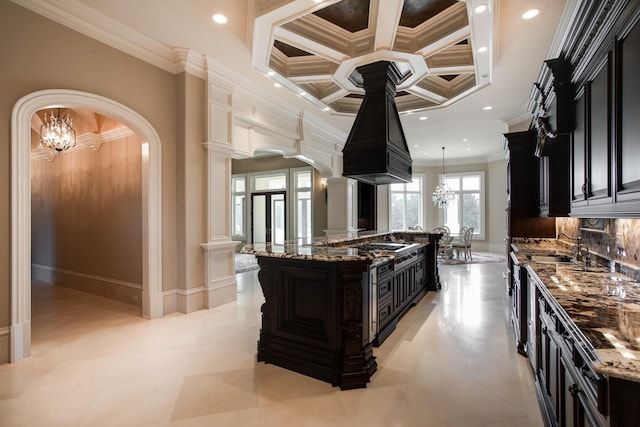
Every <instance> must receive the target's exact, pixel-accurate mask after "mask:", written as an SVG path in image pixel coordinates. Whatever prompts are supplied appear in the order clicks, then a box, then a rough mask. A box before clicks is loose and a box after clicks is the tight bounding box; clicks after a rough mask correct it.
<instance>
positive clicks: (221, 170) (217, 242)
mask: <svg viewBox="0 0 640 427" xmlns="http://www.w3.org/2000/svg"><path fill="white" fill-rule="evenodd" d="M205 147H206V149H207V239H208V240H207V242H206V243H203V244H202V245H201V246H202V248H203V249H204V252H205V254H204V255H205V259H204V270H205V274H204V278H205V284H204V286H205V295H204V307H205V308H211V307H215V306H217V305H221V304H225V303H227V302H231V301H235V300H236V298H237V296H236V292H237V287H238V286H237V282H236V278H235V267H234V257H235V247H236V246H237V245H238V244H239V243H240V242H234V241H232V240H231V220H230V214H231V153H232V150H231V148H230V147H225V146H224V145H222V144H219V143H215V142H207V143H205Z"/></svg>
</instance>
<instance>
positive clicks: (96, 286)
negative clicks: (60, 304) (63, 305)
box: [31, 264, 142, 306]
mask: <svg viewBox="0 0 640 427" xmlns="http://www.w3.org/2000/svg"><path fill="white" fill-rule="evenodd" d="M31 278H32V279H33V280H39V281H42V282H45V283H54V284H56V285H57V286H64V287H66V288H71V289H76V290H79V291H82V292H88V293H90V294H93V295H98V296H101V297H105V298H110V299H114V300H117V301H122V302H125V303H127V304H132V305H136V306H142V285H141V284H138V283H133V282H127V281H124V280H119V279H113V278H110V277H104V276H98V275H95V274H87V273H81V272H78V271H72V270H65V269H61V268H54V267H49V266H46V265H40V264H31Z"/></svg>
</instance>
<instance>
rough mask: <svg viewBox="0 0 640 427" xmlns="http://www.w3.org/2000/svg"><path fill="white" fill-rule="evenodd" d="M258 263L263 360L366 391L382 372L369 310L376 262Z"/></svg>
mask: <svg viewBox="0 0 640 427" xmlns="http://www.w3.org/2000/svg"><path fill="white" fill-rule="evenodd" d="M258 264H259V265H260V271H259V273H258V279H259V281H260V286H261V287H262V292H263V294H264V299H265V303H264V304H263V305H262V307H261V311H262V328H261V329H260V339H259V341H258V361H261V362H266V363H272V364H274V365H278V366H281V367H283V368H285V369H290V370H292V371H295V372H299V373H301V374H304V375H308V376H311V377H314V378H317V379H319V380H322V381H326V382H329V383H330V384H332V385H333V386H340V388H341V389H343V390H345V389H353V388H362V387H365V386H366V384H367V383H368V382H369V380H370V378H371V375H373V373H374V372H375V371H376V368H377V364H376V361H375V357H374V356H373V348H372V344H371V339H372V338H373V337H371V336H370V334H369V331H370V328H369V315H370V313H369V312H368V310H367V309H366V308H367V307H369V301H370V299H369V298H370V296H371V295H370V288H369V286H368V284H367V283H368V281H367V280H366V278H367V276H368V274H369V273H368V272H369V267H370V265H371V262H370V261H369V260H361V261H360V260H358V261H344V262H326V261H316V260H306V259H295V258H278V257H268V256H258Z"/></svg>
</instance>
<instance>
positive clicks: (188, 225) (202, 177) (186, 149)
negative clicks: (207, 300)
mask: <svg viewBox="0 0 640 427" xmlns="http://www.w3.org/2000/svg"><path fill="white" fill-rule="evenodd" d="M205 93H206V90H205V83H204V81H203V80H201V79H199V78H196V77H194V76H192V75H190V74H185V73H182V74H180V75H179V76H178V103H177V109H178V111H177V127H178V132H177V140H176V168H177V177H176V178H177V185H178V188H179V189H182V188H184V189H186V191H178V196H177V200H176V202H177V203H176V210H177V223H178V227H179V229H178V233H177V245H176V251H177V253H176V260H177V262H178V263H177V268H178V281H177V287H178V288H180V289H191V288H197V287H201V286H204V255H203V250H202V247H201V246H200V245H201V244H202V243H203V242H205V241H206V240H207V238H206V232H205V227H206V225H205V224H206V216H205V215H206V198H207V195H206V177H207V165H206V156H205V148H204V145H203V143H204V141H205V114H204V109H203V106H204V105H205V99H204V96H205ZM186 310H187V308H186V307H178V311H181V312H186Z"/></svg>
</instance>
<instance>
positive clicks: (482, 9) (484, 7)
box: [474, 4, 487, 13]
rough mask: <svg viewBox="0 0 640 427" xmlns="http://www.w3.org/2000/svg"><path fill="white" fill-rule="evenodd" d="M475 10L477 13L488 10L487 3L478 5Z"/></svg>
mask: <svg viewBox="0 0 640 427" xmlns="http://www.w3.org/2000/svg"><path fill="white" fill-rule="evenodd" d="M474 10H475V12H476V13H482V12H484V11H486V10H487V5H486V4H481V5H479V6H477V7H476V8H475V9H474Z"/></svg>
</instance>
